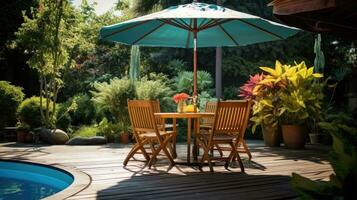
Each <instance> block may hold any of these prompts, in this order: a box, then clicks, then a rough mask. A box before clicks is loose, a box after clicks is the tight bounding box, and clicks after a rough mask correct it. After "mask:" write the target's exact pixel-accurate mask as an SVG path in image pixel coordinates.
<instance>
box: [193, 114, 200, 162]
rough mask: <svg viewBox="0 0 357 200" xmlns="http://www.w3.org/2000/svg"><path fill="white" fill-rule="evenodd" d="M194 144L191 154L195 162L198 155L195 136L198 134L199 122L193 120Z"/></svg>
mask: <svg viewBox="0 0 357 200" xmlns="http://www.w3.org/2000/svg"><path fill="white" fill-rule="evenodd" d="M194 120H195V121H194V134H195V136H194V144H193V148H192V154H193V156H194V160H195V161H197V160H198V158H197V156H198V155H199V153H200V152H199V150H200V149H199V147H198V144H197V134H198V132H199V131H200V120H199V119H194Z"/></svg>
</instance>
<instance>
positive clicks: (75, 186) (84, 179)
mask: <svg viewBox="0 0 357 200" xmlns="http://www.w3.org/2000/svg"><path fill="white" fill-rule="evenodd" d="M0 161H14V162H20V163H27V164H35V165H40V166H44V167H51V168H54V169H59V170H61V171H64V172H67V173H69V174H70V175H72V176H73V182H72V183H71V184H70V185H69V186H68V187H67V188H65V189H64V190H61V191H60V192H57V193H55V194H53V195H51V196H48V197H45V198H43V199H45V200H62V199H67V198H69V197H72V196H74V195H76V194H78V193H79V192H81V191H83V190H85V189H86V188H88V186H89V185H90V184H91V183H92V177H91V176H90V175H89V174H87V173H85V172H83V171H81V170H79V169H77V168H74V167H69V166H64V165H62V164H58V163H43V162H38V161H32V160H31V161H30V160H26V159H3V158H0Z"/></svg>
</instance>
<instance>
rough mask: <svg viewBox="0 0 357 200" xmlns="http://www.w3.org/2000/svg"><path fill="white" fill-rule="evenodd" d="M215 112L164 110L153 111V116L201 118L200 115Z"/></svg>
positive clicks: (206, 115)
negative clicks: (161, 111) (159, 111)
mask: <svg viewBox="0 0 357 200" xmlns="http://www.w3.org/2000/svg"><path fill="white" fill-rule="evenodd" d="M214 114H215V113H210V112H197V113H194V112H192V113H178V112H165V113H154V115H155V116H159V117H161V118H201V117H213V116H214Z"/></svg>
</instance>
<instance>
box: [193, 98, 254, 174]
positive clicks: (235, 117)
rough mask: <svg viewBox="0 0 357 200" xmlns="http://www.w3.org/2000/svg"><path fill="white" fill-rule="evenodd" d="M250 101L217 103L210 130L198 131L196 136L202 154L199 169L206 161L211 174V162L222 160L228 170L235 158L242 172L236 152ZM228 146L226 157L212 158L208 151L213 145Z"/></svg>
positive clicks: (242, 167)
mask: <svg viewBox="0 0 357 200" xmlns="http://www.w3.org/2000/svg"><path fill="white" fill-rule="evenodd" d="M249 113H250V101H234V102H218V103H217V110H216V114H215V117H214V123H213V127H212V129H210V130H209V131H204V130H203V131H200V133H199V134H198V135H197V136H198V137H197V139H198V142H199V144H200V146H201V147H202V148H203V150H204V153H203V156H202V158H201V163H200V168H201V167H202V164H203V163H204V162H205V161H206V160H207V162H208V165H209V167H210V171H211V172H213V166H212V160H224V161H225V165H224V166H225V168H228V167H229V165H230V163H231V162H232V160H233V159H234V158H237V160H238V163H239V166H240V168H241V171H242V172H244V166H243V163H242V160H241V158H240V156H239V152H238V151H237V147H238V145H239V141H240V138H241V137H242V135H243V134H244V132H243V131H245V128H246V126H247V124H248V120H249ZM223 144H225V145H229V146H230V153H229V156H228V157H223V156H221V157H213V155H212V154H209V151H210V150H211V149H212V148H213V147H214V146H215V145H223Z"/></svg>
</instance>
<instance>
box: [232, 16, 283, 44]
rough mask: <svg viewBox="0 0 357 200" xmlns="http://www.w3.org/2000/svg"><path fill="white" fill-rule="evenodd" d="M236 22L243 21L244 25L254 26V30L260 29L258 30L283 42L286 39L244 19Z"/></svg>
mask: <svg viewBox="0 0 357 200" xmlns="http://www.w3.org/2000/svg"><path fill="white" fill-rule="evenodd" d="M236 20H238V21H241V22H243V23H245V24H248V25H249V26H252V27H254V28H256V29H258V30H261V31H263V32H266V33H268V34H270V35H273V36H275V37H277V38H279V39H281V40H282V39H284V38H283V37H281V36H280V35H278V34H276V33H273V32H271V31H268V30H266V29H264V28H261V27H259V26H257V25H254V24H252V23H250V22H247V21H245V20H243V19H236Z"/></svg>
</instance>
